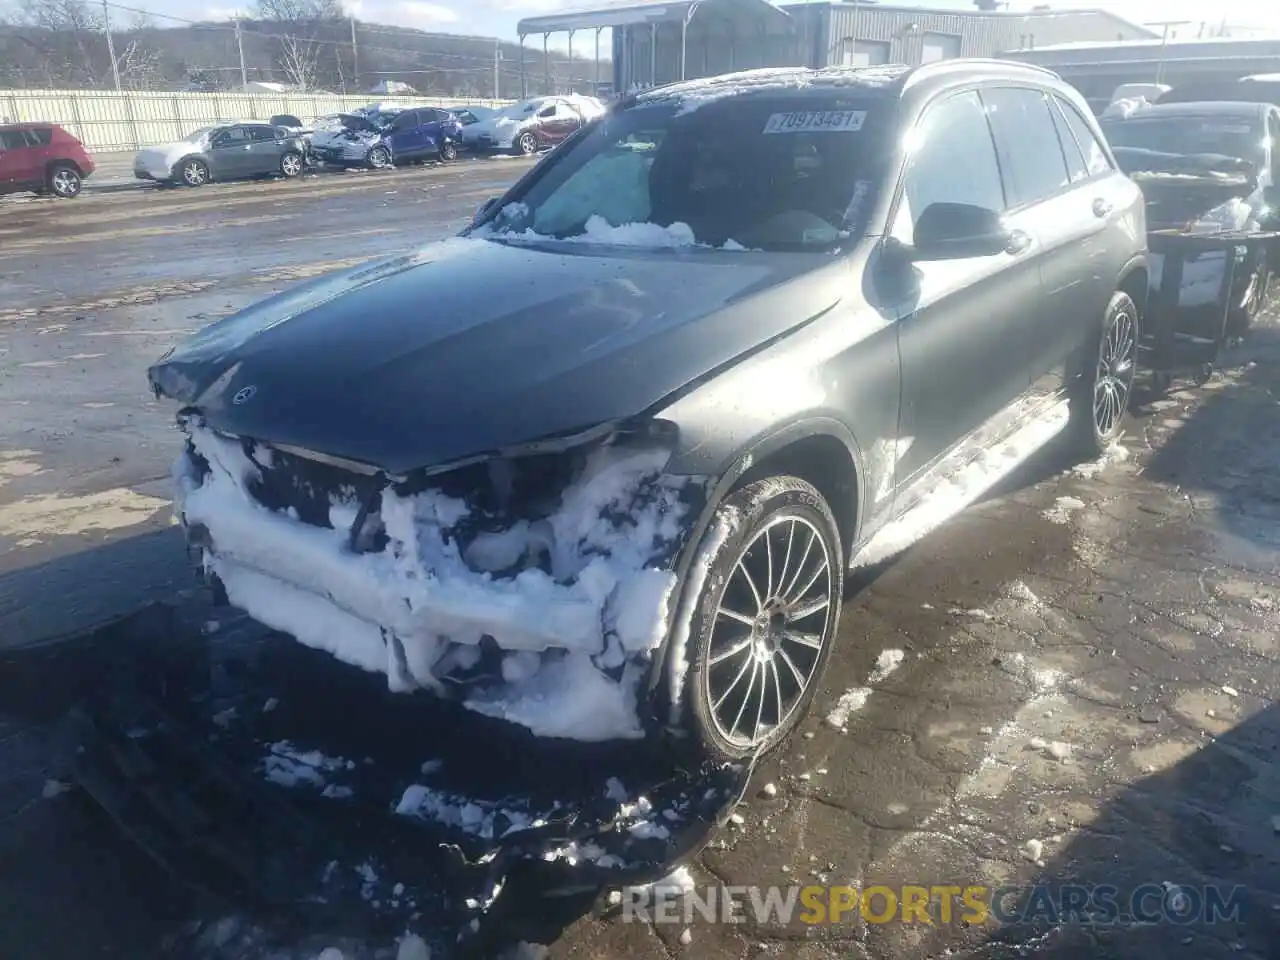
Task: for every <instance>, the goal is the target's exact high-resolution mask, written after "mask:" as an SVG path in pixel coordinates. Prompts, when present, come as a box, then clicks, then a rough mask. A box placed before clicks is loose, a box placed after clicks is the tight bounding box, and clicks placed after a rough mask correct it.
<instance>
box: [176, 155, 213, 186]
mask: <svg viewBox="0 0 1280 960" xmlns="http://www.w3.org/2000/svg"><path fill="white" fill-rule="evenodd" d="M182 179H183V180H185V181H186V182H187V183H189V184H190V185H191V186H193V187H199V186H202V185H203V184H204V183H205V181H206V180H208V179H209V172H208V171H207V170H206V169H205V166H204V164H203V163H201V162H200V161H199V160H189V161H188V162H187V163H185V164H184V165H183V167H182Z"/></svg>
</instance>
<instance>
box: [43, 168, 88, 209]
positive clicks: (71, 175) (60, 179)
mask: <svg viewBox="0 0 1280 960" xmlns="http://www.w3.org/2000/svg"><path fill="white" fill-rule="evenodd" d="M83 183H84V181H83V180H82V179H81V177H80V171H79V170H77V169H76V168H75V167H73V166H71V165H70V164H66V163H60V164H58V165H57V166H55V167H53V168H52V169H50V171H49V178H48V180H47V181H46V184H45V186H46V188H47V189H48V191H49V192H50V193H51V194H53V195H54V196H55V197H57V198H58V199H59V200H74V199H75V198H76V197H78V196H80V189H81V187H82V186H83Z"/></svg>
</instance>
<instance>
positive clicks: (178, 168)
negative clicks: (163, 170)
mask: <svg viewBox="0 0 1280 960" xmlns="http://www.w3.org/2000/svg"><path fill="white" fill-rule="evenodd" d="M192 160H199V161H200V162H201V163H203V164H204V169H205V172H206V173H207V174H208V177H209V179H210V180H212V179H213V167H211V166H209V161H208V160H206V159H205V158H204V157H202V156H200V154H198V153H188V154H187V155H186V156H184V157H182V158H181V159H179V160H178V162H177V163H175V164H174V165H173V166H172V167H170V168H169V175H170V177H171V178H172V179H174V180H181V179H182V168H183V166H184V165H185V164H187V163H190V162H191V161H192Z"/></svg>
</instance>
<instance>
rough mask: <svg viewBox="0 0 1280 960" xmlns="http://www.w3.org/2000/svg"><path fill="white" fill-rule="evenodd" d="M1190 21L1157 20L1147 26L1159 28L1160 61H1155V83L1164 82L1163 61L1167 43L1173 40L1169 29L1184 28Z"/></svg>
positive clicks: (1167, 47) (1167, 46)
mask: <svg viewBox="0 0 1280 960" xmlns="http://www.w3.org/2000/svg"><path fill="white" fill-rule="evenodd" d="M1189 23H1191V21H1190V20H1157V21H1155V22H1154V23H1150V24H1147V26H1150V27H1159V28H1160V59H1159V60H1157V61H1156V83H1162V82H1163V81H1164V61H1165V55H1166V54H1167V52H1168V49H1169V41H1170V40H1172V39H1173V35H1172V34H1171V33H1170V31H1169V28H1170V27H1185V26H1187V25H1188V24H1189Z"/></svg>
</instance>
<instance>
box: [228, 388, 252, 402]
mask: <svg viewBox="0 0 1280 960" xmlns="http://www.w3.org/2000/svg"><path fill="white" fill-rule="evenodd" d="M257 392H258V388H257V387H254V386H248V387H241V388H240V389H239V390H237V391H236V395H235V396H234V397H232V398H231V402H232V403H235V404H240V403H248V402H249V401H250V400H252V399H253V395H254V394H255V393H257Z"/></svg>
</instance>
